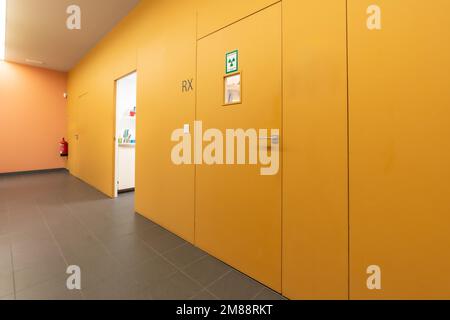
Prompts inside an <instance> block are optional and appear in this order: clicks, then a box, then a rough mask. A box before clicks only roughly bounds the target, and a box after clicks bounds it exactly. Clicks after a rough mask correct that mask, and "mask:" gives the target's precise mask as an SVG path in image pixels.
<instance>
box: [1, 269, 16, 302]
mask: <svg viewBox="0 0 450 320" xmlns="http://www.w3.org/2000/svg"><path fill="white" fill-rule="evenodd" d="M11 294H14V278H13V273H12V272H11V271H4V270H0V297H3V296H8V295H11Z"/></svg>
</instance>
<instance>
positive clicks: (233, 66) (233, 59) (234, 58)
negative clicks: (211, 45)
mask: <svg viewBox="0 0 450 320" xmlns="http://www.w3.org/2000/svg"><path fill="white" fill-rule="evenodd" d="M238 70H239V51H238V50H234V51H231V52H228V53H227V54H226V73H227V74H229V73H233V72H237V71H238Z"/></svg>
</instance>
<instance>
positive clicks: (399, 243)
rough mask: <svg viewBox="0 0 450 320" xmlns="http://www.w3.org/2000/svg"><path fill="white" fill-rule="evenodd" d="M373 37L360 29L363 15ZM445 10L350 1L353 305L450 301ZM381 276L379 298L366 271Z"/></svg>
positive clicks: (429, 4)
mask: <svg viewBox="0 0 450 320" xmlns="http://www.w3.org/2000/svg"><path fill="white" fill-rule="evenodd" d="M373 4H375V5H378V6H379V7H380V9H381V30H369V29H368V28H367V23H366V22H367V18H368V15H367V14H366V10H367V8H368V7H369V5H373ZM449 11H450V2H449V1H447V0H435V1H423V0H409V1H392V0H376V1H372V0H371V1H368V0H350V1H349V56H350V64H349V83H350V134H351V139H350V155H351V158H350V163H351V171H350V174H351V180H350V200H351V204H350V208H351V211H350V218H351V219H350V222H351V224H350V227H351V228H350V230H351V275H352V277H351V297H352V298H353V299H441V298H445V299H449V298H450V290H449V285H450V274H449V272H448V270H449V269H450V256H449V254H448V244H449V240H450V239H449V237H450V216H449V213H450V198H449V196H448V194H449V184H448V181H449V180H450V169H449V168H450V167H449V163H450V140H449V137H450V108H449V106H450V93H449V90H448V89H449V83H450V42H449V41H448V39H449V38H450V20H449V18H448V12H449ZM369 265H378V266H379V267H380V268H381V272H382V276H381V280H382V281H381V290H368V288H367V286H366V281H367V278H368V275H367V274H366V269H367V267H368V266H369Z"/></svg>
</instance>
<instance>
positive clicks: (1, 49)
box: [0, 0, 6, 60]
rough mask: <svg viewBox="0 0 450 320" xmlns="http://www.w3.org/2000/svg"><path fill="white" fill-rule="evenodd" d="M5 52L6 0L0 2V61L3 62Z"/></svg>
mask: <svg viewBox="0 0 450 320" xmlns="http://www.w3.org/2000/svg"><path fill="white" fill-rule="evenodd" d="M5 51H6V0H0V60H5Z"/></svg>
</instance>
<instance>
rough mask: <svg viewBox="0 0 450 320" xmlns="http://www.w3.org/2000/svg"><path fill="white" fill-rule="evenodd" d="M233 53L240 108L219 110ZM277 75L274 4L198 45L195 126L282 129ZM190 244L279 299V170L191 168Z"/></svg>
mask: <svg viewBox="0 0 450 320" xmlns="http://www.w3.org/2000/svg"><path fill="white" fill-rule="evenodd" d="M248 39H252V40H251V41H248ZM235 49H238V50H239V71H240V72H241V73H242V78H241V81H242V103H241V104H237V105H233V106H223V104H224V91H223V88H224V79H223V77H224V76H225V55H226V53H227V52H230V51H232V50H235ZM281 71H282V70H281V5H280V4H278V5H274V6H272V7H270V8H267V9H265V10H263V11H261V12H259V13H257V14H255V15H252V16H251V17H248V18H246V19H244V20H242V21H240V22H238V23H236V24H233V25H231V26H229V27H227V28H225V29H222V30H221V31H219V32H217V33H214V34H212V35H210V36H208V37H206V38H203V39H201V40H200V41H199V42H198V84H197V85H198V92H197V95H198V102H197V120H199V121H202V122H203V126H204V130H207V129H209V128H217V129H219V130H221V132H223V133H225V130H227V129H239V128H242V129H244V130H247V129H256V130H259V129H281V125H282V116H281V115H282V113H281V110H282V105H281V104H282V97H281V96H282V95H281V93H282V89H281ZM205 145H206V144H205ZM273 152H274V153H276V151H275V150H274V149H273ZM278 154H279V153H278ZM247 163H248V162H247ZM280 167H281V166H280ZM196 244H197V245H199V246H200V247H201V248H203V249H204V250H206V251H208V252H210V253H212V254H213V255H215V256H216V257H219V258H220V259H222V260H223V261H225V262H227V263H228V264H230V265H232V266H234V267H235V268H237V269H239V270H241V271H242V272H244V273H246V274H248V275H250V276H251V277H254V278H255V279H257V280H259V281H260V282H262V283H264V284H266V285H268V286H269V287H271V288H272V289H274V290H276V291H279V292H281V168H280V171H279V172H278V173H277V174H275V175H273V176H262V175H261V173H260V166H255V165H216V166H208V165H199V166H197V174H196Z"/></svg>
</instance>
